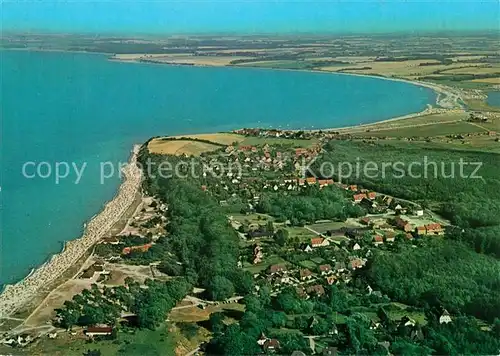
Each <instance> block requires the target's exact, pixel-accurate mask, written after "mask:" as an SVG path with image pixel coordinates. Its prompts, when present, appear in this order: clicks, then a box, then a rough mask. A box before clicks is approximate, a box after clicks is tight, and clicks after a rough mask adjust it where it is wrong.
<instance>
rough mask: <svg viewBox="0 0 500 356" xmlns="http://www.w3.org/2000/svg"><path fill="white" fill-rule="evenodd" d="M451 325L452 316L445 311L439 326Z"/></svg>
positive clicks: (440, 318)
mask: <svg viewBox="0 0 500 356" xmlns="http://www.w3.org/2000/svg"><path fill="white" fill-rule="evenodd" d="M448 323H451V316H450V313H448V311H447V310H446V309H445V310H444V311H443V314H441V316H440V317H439V324H448Z"/></svg>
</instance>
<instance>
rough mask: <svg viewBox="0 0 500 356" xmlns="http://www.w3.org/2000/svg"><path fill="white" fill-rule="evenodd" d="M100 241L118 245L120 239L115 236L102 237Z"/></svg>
mask: <svg viewBox="0 0 500 356" xmlns="http://www.w3.org/2000/svg"><path fill="white" fill-rule="evenodd" d="M102 243H103V244H110V245H118V244H119V243H120V240H118V239H117V238H116V237H115V236H113V237H105V238H104V239H102Z"/></svg>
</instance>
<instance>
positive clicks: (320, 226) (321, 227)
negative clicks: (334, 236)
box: [307, 221, 346, 234]
mask: <svg viewBox="0 0 500 356" xmlns="http://www.w3.org/2000/svg"><path fill="white" fill-rule="evenodd" d="M307 226H308V227H309V228H311V229H312V230H314V231H317V232H319V233H322V234H324V233H325V232H327V231H328V230H336V229H340V228H341V227H344V226H346V223H344V222H337V221H332V222H322V223H317V224H312V225H307Z"/></svg>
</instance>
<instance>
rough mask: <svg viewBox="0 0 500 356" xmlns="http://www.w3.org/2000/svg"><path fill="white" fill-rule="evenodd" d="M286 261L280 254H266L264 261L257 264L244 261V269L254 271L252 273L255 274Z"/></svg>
mask: <svg viewBox="0 0 500 356" xmlns="http://www.w3.org/2000/svg"><path fill="white" fill-rule="evenodd" d="M285 262H286V261H285V260H284V259H282V258H281V257H279V256H276V255H272V256H265V255H264V261H262V262H261V263H258V264H256V265H253V264H251V263H248V262H245V263H243V269H244V270H246V271H248V272H250V273H252V274H255V273H260V272H262V271H264V270H265V269H267V268H268V267H269V266H271V265H275V264H284V263H285Z"/></svg>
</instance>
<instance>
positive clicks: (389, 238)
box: [385, 231, 396, 242]
mask: <svg viewBox="0 0 500 356" xmlns="http://www.w3.org/2000/svg"><path fill="white" fill-rule="evenodd" d="M395 239H396V234H395V233H394V232H392V231H386V232H385V241H387V242H394V240H395Z"/></svg>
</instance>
